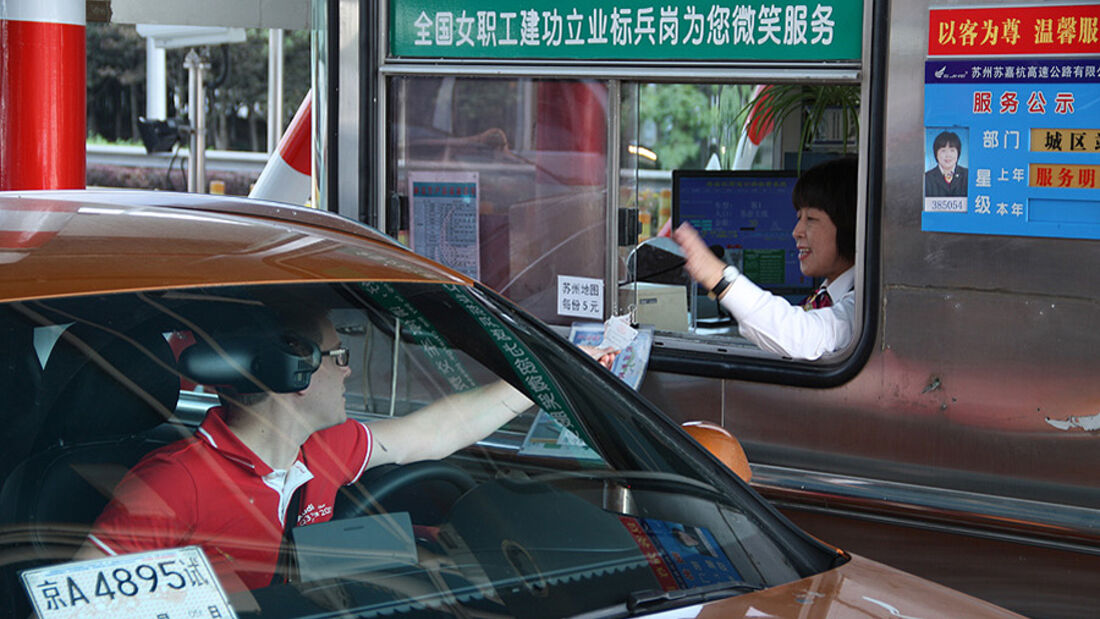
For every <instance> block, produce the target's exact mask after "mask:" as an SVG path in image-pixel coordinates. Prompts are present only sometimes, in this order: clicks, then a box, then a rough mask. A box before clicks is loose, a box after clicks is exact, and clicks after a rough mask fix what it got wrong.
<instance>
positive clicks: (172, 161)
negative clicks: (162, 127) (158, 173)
mask: <svg viewBox="0 0 1100 619" xmlns="http://www.w3.org/2000/svg"><path fill="white" fill-rule="evenodd" d="M175 146H176V148H175V150H173V151H172V158H171V159H170V160H169V161H168V169H167V170H165V171H164V178H165V180H167V181H168V189H169V190H170V191H175V190H176V186H175V185H174V184H172V166H174V165H176V157H177V156H178V155H179V154H180V146H181V144H180V141H179V140H178V139H177V140H176V144H175Z"/></svg>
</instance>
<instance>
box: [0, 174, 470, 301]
mask: <svg viewBox="0 0 1100 619" xmlns="http://www.w3.org/2000/svg"><path fill="white" fill-rule="evenodd" d="M364 280H370V281H391V282H430V283H452V284H463V285H470V284H472V280H470V279H468V278H466V277H464V276H463V275H460V274H458V273H456V272H454V271H452V270H450V269H447V268H446V267H443V266H441V265H439V264H436V263H434V262H432V261H431V260H428V259H426V258H423V257H421V256H418V255H416V254H414V253H412V252H411V251H409V250H408V249H406V248H404V247H402V246H401V245H399V244H398V243H397V242H396V241H394V240H393V239H391V238H389V237H387V236H385V235H383V234H382V233H380V232H378V231H377V230H374V229H372V228H369V227H367V226H365V225H362V224H359V223H357V222H354V221H351V220H349V219H346V218H343V217H340V216H338V215H334V214H331V213H326V212H323V211H318V210H315V209H310V208H305V207H295V206H291V205H286V204H280V203H275V202H264V201H260V200H251V199H247V198H233V197H226V196H211V195H204V194H184V193H174V192H159V191H158V192H154V191H96V190H90V191H87V190H81V191H21V192H0V302H4V301H16V300H26V299H36V298H47V297H57V296H68V295H78V294H93V293H104V292H123V291H137V290H154V289H164V288H179V287H195V286H210V285H222V284H224V285H230V284H247V283H257V284H259V283H280V282H308V281H364Z"/></svg>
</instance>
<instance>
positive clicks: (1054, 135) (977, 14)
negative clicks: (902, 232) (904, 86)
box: [921, 4, 1100, 239]
mask: <svg viewBox="0 0 1100 619" xmlns="http://www.w3.org/2000/svg"><path fill="white" fill-rule="evenodd" d="M924 84H925V86H924V125H925V136H924V138H925V139H924V149H925V158H924V169H925V173H924V182H923V188H924V195H923V213H922V217H921V228H922V229H923V230H927V231H935V232H960V233H969V234H998V235H1016V236H1036V237H1058V238H1079V239H1100V178H1098V172H1100V4H1054V5H1048V4H1041V5H1035V6H1021V5H1016V6H1006V7H1003V8H1002V7H993V8H943V9H931V10H930V12H929V35H928V59H927V61H926V63H925V74H924Z"/></svg>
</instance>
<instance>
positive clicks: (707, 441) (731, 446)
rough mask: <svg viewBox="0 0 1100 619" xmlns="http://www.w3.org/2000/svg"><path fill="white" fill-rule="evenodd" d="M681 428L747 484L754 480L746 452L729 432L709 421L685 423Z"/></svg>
mask: <svg viewBox="0 0 1100 619" xmlns="http://www.w3.org/2000/svg"><path fill="white" fill-rule="evenodd" d="M680 427H681V428H683V430H684V432H687V433H688V434H689V435H690V436H691V438H693V439H695V440H696V441H697V442H698V443H699V444H700V445H702V446H703V448H704V449H706V450H707V451H709V452H710V453H711V454H712V455H713V456H714V457H715V458H718V459H719V460H720V461H721V462H722V464H725V465H726V466H727V467H729V469H730V470H731V471H733V472H734V473H736V474H737V476H738V477H740V478H741V480H742V481H744V482H745V483H746V484H747V483H749V481H750V480H752V469H751V468H749V459H748V458H747V457H745V450H744V449H742V448H741V443H740V442H739V441H738V440H737V438H736V437H734V436H733V435H732V434H730V432H729V430H726V429H725V428H723V427H722V426H720V425H718V424H715V423H711V422H709V421H685V422H684V423H682V424H680Z"/></svg>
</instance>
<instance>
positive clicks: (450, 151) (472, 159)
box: [387, 77, 609, 325]
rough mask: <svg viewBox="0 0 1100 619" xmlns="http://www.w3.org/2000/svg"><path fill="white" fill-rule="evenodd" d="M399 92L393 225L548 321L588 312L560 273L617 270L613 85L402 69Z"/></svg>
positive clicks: (393, 105) (395, 84)
mask: <svg viewBox="0 0 1100 619" xmlns="http://www.w3.org/2000/svg"><path fill="white" fill-rule="evenodd" d="M389 93H390V94H389V96H390V110H391V114H392V116H391V119H392V120H393V122H391V123H389V125H390V127H391V128H390V131H391V133H390V135H389V141H390V149H389V152H391V153H393V154H394V155H396V156H395V157H394V158H393V161H394V162H395V163H393V164H391V167H390V170H389V174H390V179H389V187H390V200H389V211H388V213H387V220H388V222H390V223H389V226H388V230H387V231H388V232H390V233H391V234H394V235H395V236H397V237H398V239H399V240H401V241H402V242H404V243H406V244H407V245H409V246H410V247H411V248H412V249H413V250H414V251H416V252H418V253H420V254H422V255H426V256H428V257H430V258H433V259H435V260H437V261H439V262H442V263H444V264H446V265H447V266H450V267H452V268H454V269H456V270H458V271H460V272H462V273H464V274H466V275H469V276H471V277H474V278H475V279H479V280H481V281H482V282H484V283H485V284H487V285H488V286H490V287H492V288H494V289H495V290H497V291H499V292H501V293H502V294H504V295H505V296H507V297H508V298H510V299H511V300H512V301H514V302H516V303H518V304H519V305H520V306H522V307H523V308H524V309H526V310H527V311H529V312H531V313H532V314H534V315H535V316H537V317H539V318H541V319H542V320H544V321H546V322H549V323H551V324H559V325H568V324H570V323H571V322H572V321H573V320H576V319H577V318H576V314H577V313H583V312H581V310H583V309H584V308H580V307H578V308H577V309H578V311H577V312H573V315H569V314H561V313H559V309H560V308H559V307H558V303H559V302H560V298H559V295H558V290H559V289H558V276H568V277H573V278H576V280H577V281H578V282H601V283H602V282H603V281H604V280H605V279H606V278H607V275H608V274H607V267H606V265H607V263H608V260H607V258H606V257H605V256H606V251H607V225H608V223H607V221H606V220H607V186H608V182H607V176H608V174H607V169H608V156H607V155H608V149H607V134H608V131H607V124H608V122H609V121H608V112H607V97H608V89H607V86H606V85H605V84H604V83H602V82H597V81H584V80H564V81H562V80H532V79H480V78H464V77H459V78H456V77H400V78H394V79H393V80H392V81H391V82H390V88H389ZM582 301H586V302H587V303H588V304H590V306H589V307H588V308H587V309H588V310H589V313H591V314H595V315H597V316H598V314H599V312H600V311H602V310H603V308H604V306H603V299H602V297H601V295H599V294H589V295H587V297H584V298H582ZM597 301H598V302H599V303H598V304H599V307H596V305H597Z"/></svg>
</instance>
